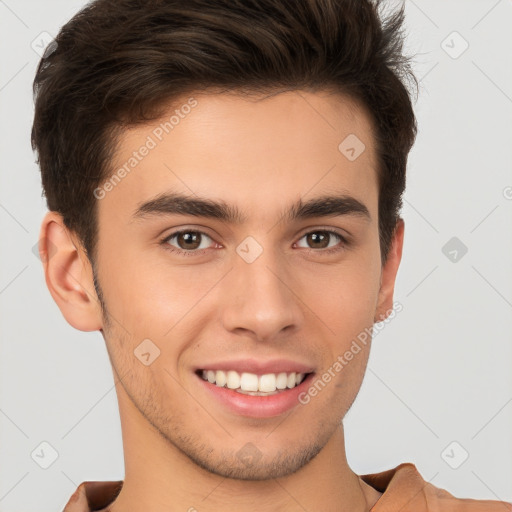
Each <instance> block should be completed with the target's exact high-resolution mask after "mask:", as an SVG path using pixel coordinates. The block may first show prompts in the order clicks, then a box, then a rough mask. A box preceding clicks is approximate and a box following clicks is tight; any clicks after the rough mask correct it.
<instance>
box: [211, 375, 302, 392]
mask: <svg viewBox="0 0 512 512" xmlns="http://www.w3.org/2000/svg"><path fill="white" fill-rule="evenodd" d="M304 376H305V374H304V373H296V372H291V373H285V372H282V373H278V374H275V373H266V374H265V375H256V374H255V373H247V372H244V373H242V374H239V373H238V372H235V371H234V370H229V371H227V372H224V371H222V370H217V371H214V370H203V372H202V377H203V379H204V380H207V381H208V382H210V383H212V384H215V385H216V386H219V387H228V388H229V389H234V390H237V391H238V392H240V393H243V394H246V395H256V396H261V395H267V394H272V395H274V394H276V393H278V392H279V391H280V390H284V389H287V388H289V389H291V388H294V387H295V386H297V385H299V384H300V383H301V382H302V381H303V380H304Z"/></svg>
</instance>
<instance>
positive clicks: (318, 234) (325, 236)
mask: <svg viewBox="0 0 512 512" xmlns="http://www.w3.org/2000/svg"><path fill="white" fill-rule="evenodd" d="M303 238H305V239H306V242H307V243H308V244H312V245H313V247H307V249H310V250H313V251H314V252H322V253H333V252H337V251H341V250H343V249H344V248H345V247H346V246H347V245H348V241H347V239H346V238H345V237H343V236H342V235H341V234H340V233H338V232H337V231H332V230H328V229H321V230H316V231H309V232H308V233H306V234H305V235H303V236H302V237H301V239H300V240H302V239H303ZM333 238H334V240H336V239H337V240H338V243H337V244H334V245H329V244H330V242H331V241H332V240H333ZM339 242H341V244H340V243H339ZM297 245H298V244H297ZM317 249H319V251H317Z"/></svg>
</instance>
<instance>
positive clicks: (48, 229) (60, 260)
mask: <svg viewBox="0 0 512 512" xmlns="http://www.w3.org/2000/svg"><path fill="white" fill-rule="evenodd" d="M39 254H40V257H41V261H42V262H43V269H44V274H45V280H46V285H47V286H48V290H49V291H50V294H51V295H52V297H53V300H54V301H55V302H56V304H57V306H58V307H59V309H60V310H61V312H62V314H63V315H64V318H65V319H66V320H67V322H68V323H69V324H70V325H72V326H73V327H75V329H79V330H81V331H96V330H100V329H101V328H102V327H103V324H102V316H101V307H100V304H99V301H98V297H97V296H96V291H95V289H94V282H93V275H92V268H91V265H90V262H89V260H88V258H87V256H86V255H85V253H84V251H83V250H82V248H81V246H80V245H79V244H78V243H77V238H76V236H74V234H73V233H71V232H70V231H69V230H68V229H67V227H66V226H65V225H64V221H63V219H62V216H61V215H60V214H58V213H57V212H48V213H47V214H46V215H45V217H44V219H43V222H42V224H41V230H40V234H39Z"/></svg>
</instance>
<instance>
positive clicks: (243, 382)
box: [240, 373, 261, 391]
mask: <svg viewBox="0 0 512 512" xmlns="http://www.w3.org/2000/svg"><path fill="white" fill-rule="evenodd" d="M240 388H241V389H242V391H258V376H257V375H255V374H254V373H242V375H241V377H240ZM260 391H261V390H260Z"/></svg>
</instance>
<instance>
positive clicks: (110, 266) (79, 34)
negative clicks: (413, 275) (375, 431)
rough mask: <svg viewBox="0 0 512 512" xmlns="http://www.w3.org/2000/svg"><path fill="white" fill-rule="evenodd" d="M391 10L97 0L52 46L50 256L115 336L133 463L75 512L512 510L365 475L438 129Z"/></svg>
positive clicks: (40, 135)
mask: <svg viewBox="0 0 512 512" xmlns="http://www.w3.org/2000/svg"><path fill="white" fill-rule="evenodd" d="M378 9H379V6H378V5H376V4H373V3H370V2H369V1H361V0H350V1H348V0H345V1H342V0H338V1H335V0H310V1H300V2H291V1H285V0H281V1H277V0H257V1H256V0H255V1H246V2H238V1H235V2H234V1H232V0H231V1H228V0H215V1H212V0H187V2H184V1H176V0H175V1H142V0H139V1H137V0H121V1H118V2H111V1H109V0H98V1H95V2H93V3H91V4H90V5H89V6H87V7H86V8H85V9H84V10H83V11H82V12H81V13H79V14H78V15H77V16H75V17H74V18H73V19H72V20H71V21H70V22H69V23H68V24H67V25H65V26H64V27H63V29H62V30H61V32H60V33H59V35H58V37H57V38H56V44H55V45H52V46H51V47H49V48H48V50H47V52H46V54H45V56H44V58H43V59H42V61H41V63H40V66H39V69H38V71H37V75H36V79H35V83H34V86H35V92H36V109H35V118H34V126H33V131H32V141H33V147H34V149H37V151H38V156H39V164H40V166H41V172H42V178H43V186H44V190H45V194H46V197H47V202H48V207H49V210H50V211H49V212H48V214H47V215H46V216H45V218H44V220H43V223H42V227H41V236H40V239H41V242H40V253H41V256H42V260H43V264H44V271H45V276H46V282H47V285H48V288H49V291H50V293H51V294H52V297H53V298H54V300H55V301H56V303H57V304H58V306H59V308H60V310H61V312H62V314H63V315H64V317H65V318H66V320H67V321H68V322H69V323H70V324H71V325H72V326H73V327H75V328H77V329H80V330H83V331H93V330H99V331H100V332H101V333H102V335H103V337H104V339H105V343H106V346H107V350H108V354H109V357H110V361H111V364H112V369H113V373H114V378H115V382H116V391H117V397H118V402H119V410H120V417H121V425H122V429H123V445H124V455H125V478H124V480H122V481H117V482H85V483H83V484H82V485H81V486H79V487H78V489H77V491H76V492H75V494H74V495H73V496H72V497H71V498H70V500H69V502H68V504H67V505H66V508H65V511H66V512H78V511H80V512H83V511H88V510H103V511H106V510H108V511H110V512H121V511H126V512H127V511H143V510H151V511H160V510H162V511H164V510H165V511H173V512H174V511H178V510H187V511H190V512H191V511H195V510H197V511H200V512H203V511H205V512H206V511H218V510H223V511H231V510H233V511H235V510H236V511H256V510H257V511H259V512H260V511H274V510H280V511H298V510H310V511H313V510H322V511H332V512H334V511H337V512H348V511H351V512H353V511H356V512H357V511H361V512H362V511H369V510H371V511H373V512H386V511H391V510H393V511H398V510H402V511H404V512H405V511H412V510H414V511H415V512H421V511H430V510H432V511H433V510H436V511H448V510H450V511H451V510H454V511H457V510H459V511H463V510H464V511H483V510H486V511H488V510H491V511H493V510H496V511H498V510H499V511H505V510H509V511H510V510H512V505H511V504H507V503H504V502H498V501H477V500H471V499H460V498H455V497H453V496H452V495H451V494H450V493H448V492H447V491H445V490H442V489H438V488H436V487H434V486H433V485H432V484H430V483H427V482H426V481H425V480H424V479H423V478H422V476H421V475H420V474H419V473H418V471H417V470H416V468H415V466H414V465H413V464H411V463H404V464H400V465H399V466H397V467H395V468H392V469H390V470H388V471H384V472H381V473H374V474H371V475H357V474H355V473H354V472H353V471H352V470H351V469H350V467H349V466H348V464H347V460H346V455H345V444H344V433H343V424H342V420H343V418H344V416H345V414H346V413H347V411H348V410H349V409H350V407H351V405H352V403H353V401H354V400H355V398H356V396H357V393H358V391H359V388H360V385H361V382H362V380H363V377H364V372H365V369H366V364H367V361H368V356H369V350H370V345H371V339H369V337H368V336H362V334H363V333H366V332H368V330H369V329H370V328H371V327H372V325H373V323H374V322H378V321H383V320H386V319H387V318H388V317H390V316H391V315H392V314H393V291H394V284H395V278H396V274H397V270H398V267H399V264H400V260H401V255H402V246H403V237H404V222H403V219H401V218H400V216H399V212H400V208H401V196H402V193H403V191H404V187H405V169H406V162H407V155H408V152H409V150H410V148H411V146H412V144H413V141H414V137H415V134H416V123H415V118H414V113H413V110H412V106H411V102H410V98H409V94H408V92H407V89H406V88H405V86H404V84H403V83H402V81H401V80H400V78H399V77H400V76H403V77H406V76H408V77H409V78H410V79H413V78H414V77H413V76H412V74H411V73H410V69H409V65H408V62H407V60H406V59H405V58H404V57H403V55H402V54H401V40H400V37H399V33H400V27H401V23H402V22H403V11H398V12H396V13H394V14H393V15H390V17H389V18H388V21H387V22H386V23H383V22H382V21H381V20H380V18H379V14H378ZM187 245H188V247H187ZM371 420H372V421H374V419H371Z"/></svg>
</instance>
